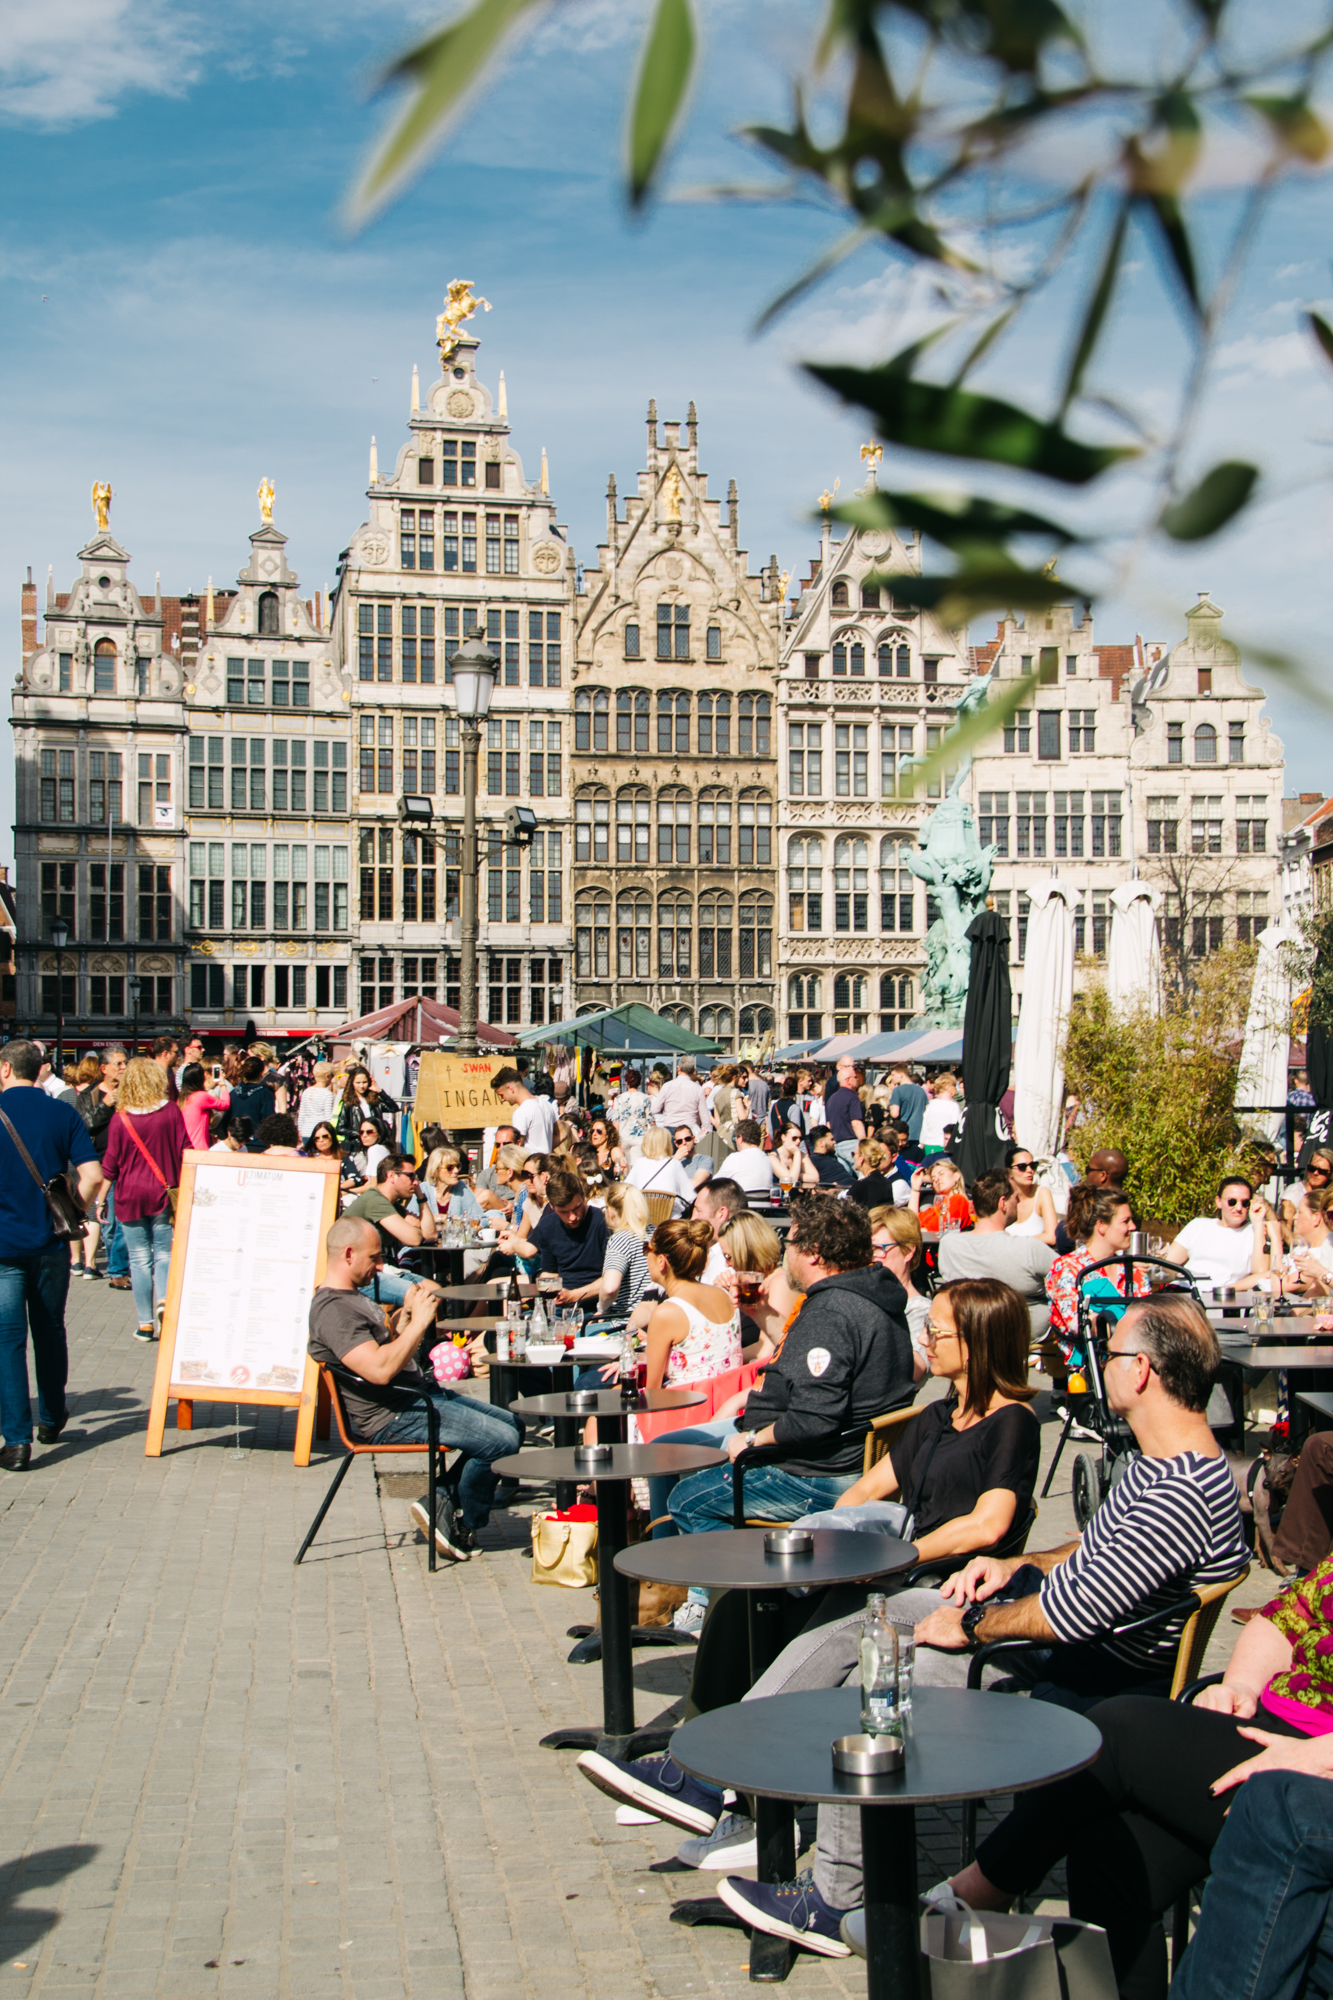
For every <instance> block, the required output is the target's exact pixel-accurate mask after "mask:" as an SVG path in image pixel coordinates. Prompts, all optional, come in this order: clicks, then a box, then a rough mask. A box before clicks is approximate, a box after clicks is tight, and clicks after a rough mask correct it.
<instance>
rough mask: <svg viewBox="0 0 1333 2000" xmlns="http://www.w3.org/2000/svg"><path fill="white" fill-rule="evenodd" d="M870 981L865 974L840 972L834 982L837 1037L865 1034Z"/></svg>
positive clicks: (834, 1015) (835, 1031)
mask: <svg viewBox="0 0 1333 2000" xmlns="http://www.w3.org/2000/svg"><path fill="white" fill-rule="evenodd" d="M869 983H870V982H869V980H867V978H866V977H865V975H864V973H860V972H840V973H838V974H837V975H836V976H835V978H834V981H833V1032H834V1034H835V1035H861V1034H864V1033H865V1030H866V1027H867V1025H868V1023H867V1016H866V1012H865V1006H866V988H867V987H868V985H869Z"/></svg>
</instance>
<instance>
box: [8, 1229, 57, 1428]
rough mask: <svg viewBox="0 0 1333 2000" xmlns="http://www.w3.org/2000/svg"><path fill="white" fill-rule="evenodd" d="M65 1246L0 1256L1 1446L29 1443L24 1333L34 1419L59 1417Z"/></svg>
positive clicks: (49, 1421) (50, 1421)
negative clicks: (33, 1387) (34, 1379)
mask: <svg viewBox="0 0 1333 2000" xmlns="http://www.w3.org/2000/svg"><path fill="white" fill-rule="evenodd" d="M68 1292H69V1245H68V1243H54V1244H52V1246H51V1248H50V1249H49V1250H37V1251H34V1252H33V1254H32V1255H31V1256H30V1257H4V1258H0V1430H2V1431H3V1432H4V1437H5V1443H6V1444H31V1443H32V1404H31V1403H30V1402H29V1400H28V1335H29V1333H31V1334H32V1365H33V1373H34V1374H35V1375H36V1377H37V1421H38V1423H39V1424H59V1423H63V1422H64V1419H65V1380H66V1377H67V1376H68V1374H69V1349H68V1348H67V1347H66V1345H65V1298H66V1295H67V1294H68Z"/></svg>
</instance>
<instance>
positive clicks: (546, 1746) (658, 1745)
mask: <svg viewBox="0 0 1333 2000" xmlns="http://www.w3.org/2000/svg"><path fill="white" fill-rule="evenodd" d="M674 1726H675V1725H674V1724H673V1725H672V1727H673V1728H674ZM670 1741H671V1730H670V1729H652V1728H649V1727H648V1726H646V1725H645V1727H644V1728H642V1729H633V1730H631V1731H630V1732H629V1734H628V1735H625V1736H608V1735H606V1734H605V1733H604V1732H603V1731H602V1730H600V1729H553V1730H552V1731H551V1733H550V1735H549V1736H543V1737H542V1738H541V1739H540V1743H541V1747H542V1749H543V1750H596V1751H597V1753H598V1755H599V1756H602V1757H622V1758H630V1759H632V1758H635V1757H655V1756H656V1755H657V1753H658V1752H659V1751H660V1750H665V1749H666V1748H667V1745H668V1744H669V1743H670Z"/></svg>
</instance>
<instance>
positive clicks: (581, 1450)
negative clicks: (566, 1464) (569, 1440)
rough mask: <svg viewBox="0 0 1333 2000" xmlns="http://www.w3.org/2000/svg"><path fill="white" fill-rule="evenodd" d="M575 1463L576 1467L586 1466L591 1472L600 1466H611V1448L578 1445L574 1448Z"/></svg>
mask: <svg viewBox="0 0 1333 2000" xmlns="http://www.w3.org/2000/svg"><path fill="white" fill-rule="evenodd" d="M574 1463H575V1465H582V1466H585V1467H586V1468H587V1469H588V1471H590V1472H591V1471H593V1470H594V1469H595V1468H596V1467H597V1466H599V1465H609V1464H610V1463H611V1447H610V1445H609V1444H576V1445H575V1447H574Z"/></svg>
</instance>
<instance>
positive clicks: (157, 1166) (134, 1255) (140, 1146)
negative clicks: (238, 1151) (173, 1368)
mask: <svg viewBox="0 0 1333 2000" xmlns="http://www.w3.org/2000/svg"><path fill="white" fill-rule="evenodd" d="M186 1144H187V1134H186V1130H185V1120H184V1119H183V1118H182V1117H181V1114H180V1111H179V1110H178V1108H177V1107H176V1105H174V1104H170V1103H168V1101H167V1079H166V1077H165V1075H164V1074H163V1072H162V1071H161V1070H160V1069H159V1068H158V1066H157V1064H156V1063H155V1062H150V1061H149V1060H148V1058H147V1057H146V1056H135V1057H134V1058H133V1060H132V1061H130V1062H128V1063H126V1065H125V1074H124V1075H123V1076H122V1078H121V1079H120V1090H119V1092H118V1093H117V1096H116V1110H115V1116H114V1117H113V1118H112V1120H111V1123H110V1125H109V1126H108V1127H107V1138H106V1150H105V1152H104V1153H103V1154H102V1172H103V1173H104V1174H105V1175H106V1178H107V1179H108V1180H109V1181H111V1182H112V1183H113V1185H114V1187H115V1190H116V1220H117V1222H118V1223H119V1224H120V1226H121V1229H122V1230H123V1231H124V1235H125V1248H126V1250H127V1252H128V1254H129V1260H130V1284H131V1287H132V1289H133V1292H134V1304H135V1308H136V1310H137V1312H138V1314H139V1324H138V1327H137V1329H136V1332H135V1338H136V1339H137V1340H152V1339H153V1337H154V1334H155V1333H156V1332H157V1330H158V1325H159V1322H160V1319H161V1315H162V1312H163V1309H164V1307H165V1306H166V1302H167V1273H168V1271H169V1270H170V1268H171V1237H172V1229H173V1222H172V1214H171V1200H170V1192H169V1191H170V1190H172V1189H174V1188H176V1187H178V1186H179V1185H180V1177H181V1155H182V1154H183V1153H184V1151H185V1147H186Z"/></svg>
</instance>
